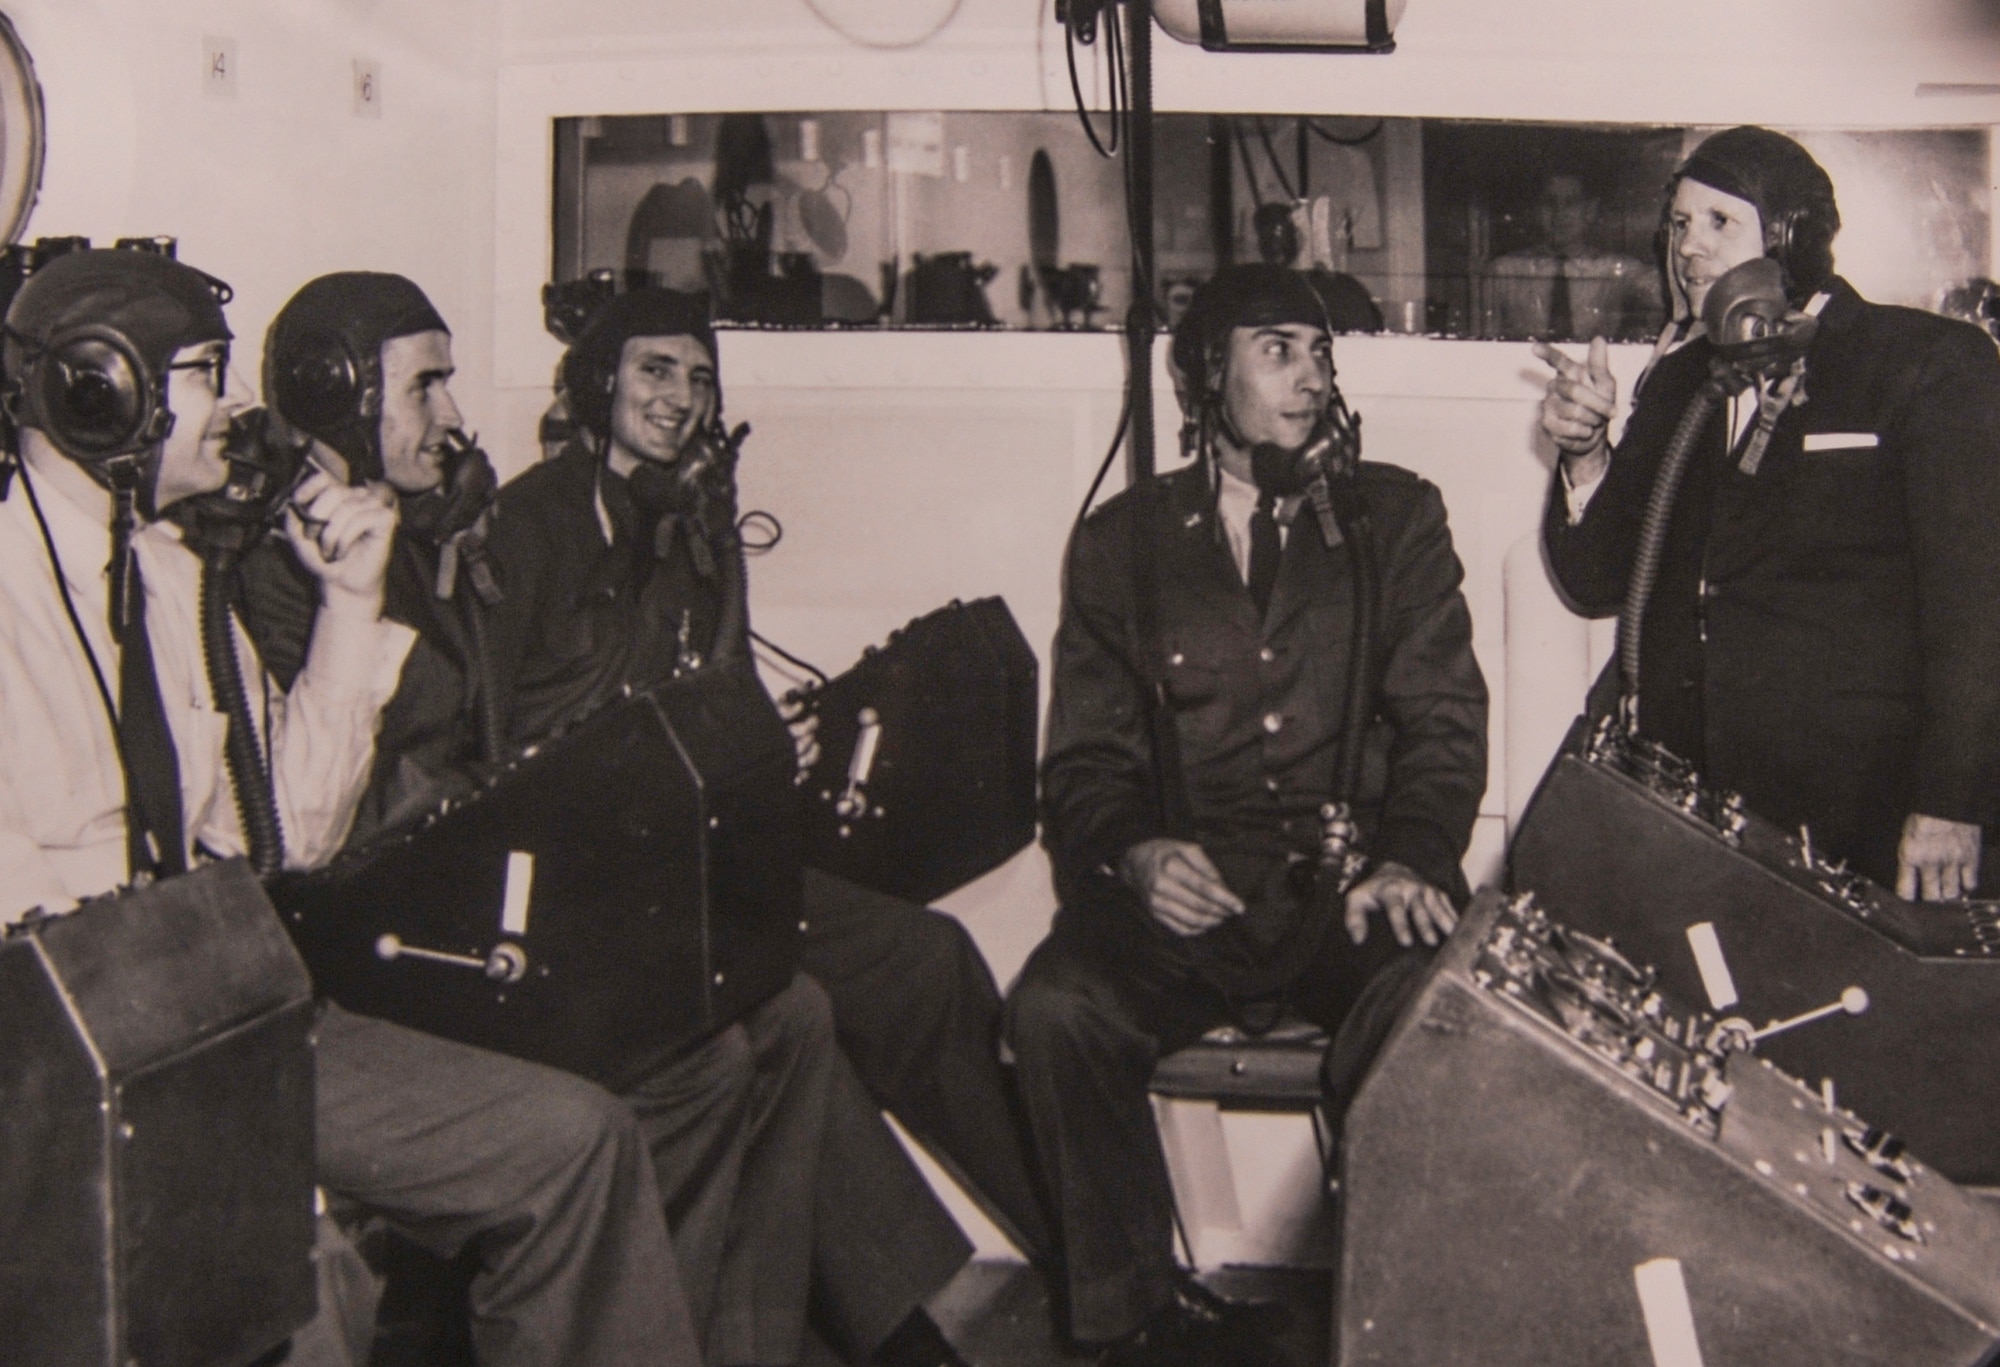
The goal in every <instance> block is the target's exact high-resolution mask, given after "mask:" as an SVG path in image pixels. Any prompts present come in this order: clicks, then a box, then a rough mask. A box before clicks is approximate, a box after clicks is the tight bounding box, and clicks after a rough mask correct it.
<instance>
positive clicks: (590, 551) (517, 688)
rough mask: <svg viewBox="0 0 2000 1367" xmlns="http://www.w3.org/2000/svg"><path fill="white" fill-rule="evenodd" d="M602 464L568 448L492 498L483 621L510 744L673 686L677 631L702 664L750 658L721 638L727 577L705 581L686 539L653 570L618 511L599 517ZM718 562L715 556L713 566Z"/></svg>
mask: <svg viewBox="0 0 2000 1367" xmlns="http://www.w3.org/2000/svg"><path fill="white" fill-rule="evenodd" d="M601 463H602V462H601V461H600V459H599V457H598V456H597V455H596V453H594V452H593V451H591V450H590V449H589V447H587V446H585V445H584V444H583V443H582V442H572V443H570V445H568V446H567V447H565V448H564V449H563V450H562V451H561V452H560V453H559V454H558V455H557V456H556V457H555V459H553V460H550V461H546V462H544V463H542V464H540V465H537V466H534V467H533V468H531V469H529V470H527V471H525V472H523V473H522V474H521V475H519V476H518V477H517V478H515V479H513V480H511V481H509V482H508V483H507V485H506V486H505V487H503V488H502V489H501V490H500V500H499V507H498V512H497V515H496V516H495V518H494V521H493V529H492V531H491V532H490V533H489V535H488V537H487V543H486V544H487V554H488V556H489V557H490V559H491V562H492V563H493V565H494V566H495V568H496V570H497V572H498V574H499V577H500V584H501V589H502V594H503V600H502V602H501V603H499V604H498V605H497V606H496V607H495V608H494V610H493V612H492V615H491V616H490V617H489V619H488V620H489V621H490V623H491V626H490V628H489V632H490V640H491V643H492V651H493V663H494V669H493V673H494V678H495V680H496V689H497V691H498V693H499V695H500V698H501V704H502V708H503V711H504V714H505V715H506V717H507V731H508V735H509V737H510V738H511V739H513V740H514V741H516V742H526V741H532V740H539V739H541V738H542V737H544V736H547V735H549V734H551V733H552V732H554V731H556V730H559V729H561V728H562V727H563V726H565V725H568V724H569V723H571V722H573V721H574V720H576V719H577V718H578V717H580V716H582V715H584V714H585V713H587V712H590V711H592V710H594V709H595V708H597V707H599V706H602V705H603V704H604V703H605V702H607V701H609V700H611V699H612V698H614V697H616V696H617V695H618V694H619V693H620V692H621V691H622V690H623V689H626V688H628V687H629V688H644V687H647V686H649V685H651V684H655V683H659V682H661V681H662V680H665V679H667V678H670V677H672V675H673V674H674V673H675V672H676V669H677V664H678V663H679V660H678V652H679V649H680V640H679V638H680V636H681V633H682V632H683V631H685V633H686V635H687V639H688V642H689V643H690V646H691V647H692V648H694V649H697V650H698V651H699V653H700V655H701V657H702V659H703V661H704V662H705V663H710V664H713V663H719V662H721V661H723V660H724V659H725V658H728V659H735V660H747V659H748V656H749V647H748V643H747V641H745V640H742V639H737V638H735V637H732V639H730V640H727V641H724V640H721V639H719V638H718V630H719V624H721V623H723V622H724V621H725V619H726V618H727V613H726V612H725V606H726V605H725V601H724V600H725V596H726V594H727V593H728V592H729V587H728V582H727V578H726V575H725V574H724V573H723V572H721V571H719V570H718V572H717V573H714V574H711V575H704V574H702V573H701V572H700V571H699V570H698V569H697V568H696V566H695V564H694V563H693V560H692V558H691V556H690V553H689V549H688V545H687V540H686V538H685V537H680V538H677V539H675V540H674V541H673V542H672V544H671V547H670V550H669V554H668V556H667V557H666V558H665V559H657V560H656V559H655V557H654V555H653V551H652V547H651V545H650V544H646V545H641V544H638V543H639V542H641V541H644V540H645V538H644V537H642V536H637V535H635V534H633V533H632V532H631V531H630V530H629V529H628V528H627V527H625V526H624V525H622V523H621V520H620V519H621V515H620V513H619V512H618V510H616V509H614V508H610V507H607V508H606V510H605V512H604V513H602V514H600V511H599V508H600V498H599V492H598V471H599V468H600V465H601ZM605 516H609V517H611V519H612V522H613V529H614V530H613V536H612V537H610V538H607V537H606V535H605V526H604V521H603V518H604V517H605ZM725 518H726V519H727V521H726V522H725V521H724V519H725ZM733 524H734V512H733V509H729V510H723V511H722V512H720V513H719V514H718V516H717V519H716V525H718V526H722V525H731V526H733ZM724 554H726V552H724V551H723V550H722V549H720V548H718V549H717V550H716V552H715V559H716V560H717V561H720V560H721V558H722V556H723V555H724ZM742 625H743V624H742V623H738V624H737V630H738V631H739V632H740V630H741V627H742Z"/></svg>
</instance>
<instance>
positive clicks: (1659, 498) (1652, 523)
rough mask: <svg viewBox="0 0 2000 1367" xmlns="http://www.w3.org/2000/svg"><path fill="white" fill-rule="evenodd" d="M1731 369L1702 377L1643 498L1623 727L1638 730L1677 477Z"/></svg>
mask: <svg viewBox="0 0 2000 1367" xmlns="http://www.w3.org/2000/svg"><path fill="white" fill-rule="evenodd" d="M1729 375H1730V372H1728V371H1727V370H1724V369H1720V368H1718V369H1717V370H1715V371H1712V372H1711V373H1710V374H1709V377H1708V379H1707V380H1705V381H1703V383H1702V386H1701V388H1700V389H1698V390H1696V391H1695V394H1694V397H1693V398H1692V399H1690V400H1688V406H1687V411H1686V412H1685V413H1683V414H1681V421H1680V425H1679V426H1678V427H1676V428H1674V435H1673V438H1672V440H1670V441H1668V443H1667V450H1666V454H1665V455H1664V456H1662V457H1661V458H1660V471H1659V473H1658V474H1657V475H1655V476H1654V477H1653V492H1652V495H1651V497H1650V498H1648V499H1647V501H1646V520H1645V522H1644V523H1642V524H1641V526H1640V529H1639V548H1638V550H1637V551H1636V552H1635V553H1634V555H1633V557H1632V577H1631V579H1630V580H1628V581H1627V582H1626V585H1625V606H1624V607H1623V608H1622V609H1620V611H1619V613H1618V670H1619V673H1620V674H1622V675H1623V676H1624V681H1625V726H1626V729H1627V730H1628V731H1632V732H1637V731H1638V729H1639V624H1640V622H1641V621H1643V620H1644V618H1645V616H1646V604H1647V603H1648V602H1649V601H1650V600H1651V599H1652V596H1653V586H1654V584H1655V583H1657V582H1658V580H1659V577H1660V553H1661V551H1662V550H1663V549H1664V548H1665V546H1666V542H1667V521H1668V519H1669V518H1671V517H1672V516H1673V511H1674V499H1675V496H1676V495H1678V494H1679V492H1680V486H1681V477H1682V476H1683V475H1685V474H1686V473H1687V466H1688V459H1689V458H1690V457H1691V456H1692V455H1693V454H1694V448H1695V443H1696V442H1698V441H1700V440H1701V433H1702V429H1703V428H1704V427H1706V426H1707V425H1708V420H1709V418H1710V417H1711V416H1713V415H1714V413H1715V410H1716V407H1717V406H1718V405H1719V404H1721V402H1722V401H1723V400H1724V399H1725V398H1727V397H1728V396H1729V394H1730V392H1731V391H1730V380H1729Z"/></svg>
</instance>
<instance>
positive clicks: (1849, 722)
mask: <svg viewBox="0 0 2000 1367" xmlns="http://www.w3.org/2000/svg"><path fill="white" fill-rule="evenodd" d="M1829 288H1830V291H1831V294H1832V298H1831V299H1830V300H1829V302H1828V303H1827V305H1826V307H1825V308H1824V310H1823V311H1822V312H1821V315H1820V326H1819V331H1818V334H1817V336H1816V337H1815V338H1814V339H1813V342H1812V345H1811V348H1810V350H1809V351H1808V353H1807V359H1806V366H1807V368H1806V374H1805V379H1804V392H1805V395H1806V401H1805V402H1804V403H1803V404H1802V405H1799V406H1796V407H1793V408H1791V409H1788V410H1787V411H1786V412H1785V414H1784V415H1783V416H1782V417H1781V418H1780V419H1779V420H1778V424H1777V427H1776V429H1775V431H1774V434H1773V437H1772V440H1771V444H1770V447H1769V449H1768V451H1767V452H1766V453H1765V455H1764V458H1763V460H1762V462H1761V464H1760V465H1759V467H1758V469H1757V472H1756V473H1755V474H1754V475H1752V474H1746V473H1745V472H1743V471H1742V470H1741V469H1740V468H1739V459H1738V457H1737V455H1736V453H1734V452H1731V451H1728V450H1725V437H1726V434H1725V431H1724V427H1725V419H1724V418H1723V416H1722V415H1721V413H1720V411H1718V413H1717V415H1716V416H1715V417H1714V418H1713V419H1711V421H1710V423H1709V425H1708V427H1707V429H1706V430H1705V432H1704V433H1703V436H1702V441H1701V444H1700V445H1699V446H1698V447H1697V449H1696V453H1695V456H1694V458H1693V460H1692V461H1691V462H1690V466H1689V469H1688V473H1687V476H1686V479H1685V483H1684V484H1683V486H1682V489H1681V492H1680V496H1679V498H1678V500H1677V502H1676V504H1675V508H1674V512H1673V516H1672V520H1671V521H1670V523H1669V525H1668V533H1667V539H1666V543H1665V547H1664V552H1663V557H1662V563H1661V571H1660V577H1659V580H1658V585H1657V587H1656V588H1655V590H1654V592H1653V597H1652V599H1651V602H1650V605H1649V608H1648V611H1647V614H1646V618H1645V622H1644V625H1643V627H1642V629H1641V632H1640V647H1641V670H1640V672H1641V677H1640V681H1639V720H1640V727H1641V730H1642V731H1643V732H1644V733H1645V734H1647V735H1649V736H1651V737H1653V738H1654V739H1657V740H1660V741H1662V742H1663V743H1665V744H1667V745H1669V746H1670V747H1672V748H1673V749H1675V750H1676V751H1678V752H1680V753H1682V754H1683V755H1684V756H1685V757H1687V758H1689V759H1690V760H1692V761H1694V762H1695V763H1696V764H1697V765H1698V766H1700V767H1701V768H1702V769H1703V771H1704V772H1705V773H1706V774H1707V776H1708V777H1709V778H1710V779H1712V780H1713V781H1714V782H1716V783H1718V784H1720V785H1722V786H1724V787H1726V788H1731V789H1734V790H1736V791H1739V792H1741V793H1742V794H1743V795H1744V797H1745V799H1746V801H1747V802H1748V804H1749V806H1750V808H1751V809H1752V810H1753V811H1756V812H1758V813H1760V814H1761V815H1764V816H1766V817H1768V818H1770V819H1772V820H1774V821H1777V822H1780V823H1782V824H1785V825H1787V826H1791V825H1796V824H1797V823H1799V822H1808V823H1810V824H1811V826H1812V829H1813V833H1814V838H1815V840H1816V842H1817V843H1819V844H1820V846H1821V847H1822V848H1824V849H1827V850H1829V851H1831V852H1832V853H1834V854H1837V855H1841V856H1845V857H1848V858H1851V859H1855V860H1858V861H1859V865H1858V866H1859V867H1860V868H1862V869H1863V871H1865V872H1867V873H1869V874H1871V875H1872V876H1873V877H1875V878H1876V879H1877V880H1879V881H1893V877H1894V873H1895V844H1896V839H1897V835H1898V833H1899V832H1900V830H1901V826H1902V822H1903V819H1904V817H1905V816H1906V815H1908V814H1909V813H1910V812H1912V811H1918V812H1924V813H1926V814H1928V815H1931V816H1938V817H1944V818H1947V819H1950V820H1954V821H1965V822H1978V823H1981V824H1983V825H1990V824H1991V823H1992V822H1993V820H1994V818H1995V816H1996V814H1997V813H1996V805H1997V804H1996V799H2000V682H1997V681H2000V557H1996V556H1995V555H1994V553H1993V549H1992V543H1993V538H1994V536H1995V534H1996V532H2000V353H1996V351H1995V349H1994V345H1993V342H1992V340H1991V339H1990V338H1988V337H1987V336H1986V335H1985V334H1984V333H1982V332H1980V331H1979V330H1978V329H1977V328H1974V327H1971V326H1969V325H1967V324H1964V323H1957V322H1952V321H1950V320H1947V319H1943V318H1939V317H1936V316H1934V315H1931V314H1928V313H1922V312H1918V311H1916V310H1912V309H1904V308H1892V307H1886V306H1882V305H1875V304H1869V303H1867V302H1865V301H1864V300H1862V299H1861V297H1860V296H1859V295H1857V294H1856V293H1855V292H1854V290H1853V289H1852V288H1851V287H1850V286H1848V285H1847V284H1846V283H1845V282H1844V281H1839V280H1836V281H1835V282H1833V284H1832V285H1831V286H1830V287H1829ZM1711 355H1712V352H1711V350H1710V348H1709V346H1708V344H1707V342H1706V341H1704V340H1699V339H1698V340H1696V341H1694V342H1692V343H1690V344H1689V345H1687V346H1685V347H1682V348H1681V349H1680V350H1678V351H1675V352H1673V353H1671V354H1669V355H1668V356H1666V357H1665V358H1664V359H1662V360H1661V361H1660V363H1659V364H1658V365H1657V366H1656V367H1655V368H1654V370H1653V372H1652V374H1651V375H1650V376H1649V377H1648V378H1647V379H1646V381H1645V383H1644V385H1643V388H1642V389H1641V391H1640V393H1639V394H1638V396H1637V399H1636V406H1635V408H1634V411H1633V413H1632V417H1631V420H1630V422H1629V424H1628V425H1627V428H1626V432H1625V435H1624V438H1623V440H1622V441H1620V443H1619V445H1618V447H1617V449H1616V451H1615V452H1614V453H1613V455H1612V460H1611V467H1610V470H1609V471H1608V472H1607V474H1606V475H1605V477H1604V481H1603V485H1602V487H1601V488H1600V489H1599V490H1598V491H1597V492H1596V494H1595V495H1594V496H1593V497H1592V499H1591V501H1590V503H1589V505H1588V507H1587V508H1586V510H1585V512H1584V514H1583V517H1582V519H1581V520H1580V521H1579V522H1578V523H1577V524H1576V525H1574V526H1572V525H1570V523H1569V518H1568V513H1567V506H1566V503H1565V501H1564V497H1563V493H1562V490H1561V487H1560V481H1558V482H1557V487H1556V488H1555V489H1554V490H1553V491H1552V493H1551V496H1550V499H1549V504H1548V509H1547V515H1546V517H1545V520H1544V528H1543V530H1544V543H1545V545H1546V546H1547V549H1548V554H1549V563H1550V565H1551V567H1552V568H1553V569H1554V571H1555V575H1556V579H1557V582H1558V583H1559V584H1560V586H1561V587H1562V589H1563V591H1564V592H1565V593H1566V594H1567V595H1568V596H1569V598H1570V599H1571V600H1572V602H1573V603H1574V604H1575V605H1576V606H1577V607H1578V608H1579V609H1581V610H1582V611H1585V612H1588V613H1591V614H1593V615H1598V616H1603V615H1609V614H1611V613H1615V612H1616V611H1618V609H1619V607H1620V605H1621V603H1622V601H1623V598H1624V594H1625V587H1626V582H1627V578H1628V575H1629V571H1630V568H1631V563H1632V558H1633V555H1634V552H1635V548H1636V545H1637V540H1638V535H1639V529H1640V525H1641V523H1642V521H1643V519H1644V516H1645V507H1646V502H1647V500H1648V497H1649V496H1650V493H1651V490H1652V485H1653V480H1654V475H1655V473H1656V472H1657V470H1658V468H1659V464H1660V460H1661V457H1662V455H1663V454H1664V452H1665V448H1666V446H1667V443H1668V441H1669V439H1670V437H1671V435H1672V433H1673V430H1674V427H1675V425H1676V424H1677V423H1678V422H1679V421H1680V417H1681V414H1682V411H1683V410H1684V409H1685V408H1686V406H1687V404H1688V401H1689V399H1690V398H1691V396H1692V395H1693V394H1694V393H1695V391H1696V390H1697V389H1698V387H1699V386H1700V385H1701V383H1702V381H1703V379H1704V377H1705V376H1706V374H1707V372H1708V365H1709V360H1710V357H1711Z"/></svg>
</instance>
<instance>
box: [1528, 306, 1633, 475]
mask: <svg viewBox="0 0 2000 1367" xmlns="http://www.w3.org/2000/svg"><path fill="white" fill-rule="evenodd" d="M1535 356H1536V358H1537V359H1539V360H1541V361H1543V362H1544V363H1546V364H1548V365H1550V366H1553V367H1555V372H1556V373H1555V374H1554V375H1553V376H1552V377H1550V379H1549V387H1548V390H1547V392H1545V393H1544V394H1543V395H1542V431H1544V432H1546V433H1548V436H1549V440H1550V441H1552V442H1554V443H1555V444H1556V450H1558V451H1560V452H1562V458H1563V467H1564V468H1565V469H1566V470H1567V471H1568V473H1569V482H1570V485H1571V487H1572V488H1577V487H1581V486H1583V485H1585V484H1595V483H1596V482H1597V481H1598V480H1599V479H1601V478H1603V475H1604V468H1605V466H1607V465H1608V464H1610V461H1611V457H1610V453H1609V451H1608V450H1607V449H1606V448H1607V442H1606V437H1605V434H1606V432H1607V431H1608V430H1609V429H1610V426H1611V416H1612V414H1613V413H1615V412H1617V411H1618V381H1617V379H1616V378H1615V377H1613V375H1612V374H1611V352H1610V349H1609V348H1608V347H1607V346H1605V344H1604V339H1603V338H1602V337H1593V338H1591V339H1590V354H1589V355H1588V357H1586V358H1585V359H1584V360H1583V361H1576V360H1573V359H1572V358H1571V357H1569V356H1568V355H1566V354H1565V353H1563V352H1562V351H1559V350H1558V349H1556V348H1555V347H1552V346H1550V345H1549V344H1548V343H1547V342H1537V343H1535Z"/></svg>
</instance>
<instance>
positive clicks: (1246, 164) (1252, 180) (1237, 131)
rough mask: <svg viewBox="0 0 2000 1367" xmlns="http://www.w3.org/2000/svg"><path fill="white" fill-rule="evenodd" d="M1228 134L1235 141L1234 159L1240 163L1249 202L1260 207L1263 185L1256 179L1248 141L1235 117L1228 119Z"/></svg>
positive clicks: (1255, 167) (1262, 197) (1254, 165)
mask: <svg viewBox="0 0 2000 1367" xmlns="http://www.w3.org/2000/svg"><path fill="white" fill-rule="evenodd" d="M1229 136H1230V137H1231V138H1233V139H1234V140H1235V142H1236V160H1237V161H1238V162H1240V163H1242V166H1243V181H1244V184H1245V185H1246V186H1247V187H1248V188H1249V190H1250V202H1251V203H1252V204H1253V205H1255V206H1256V207H1257V208H1259V209H1261V208H1263V207H1264V205H1265V203H1266V200H1265V199H1264V186H1263V184H1262V182H1260V181H1259V180H1258V179H1257V163H1256V162H1254V161H1252V160H1251V159H1250V142H1249V139H1247V138H1245V137H1244V136H1243V124H1242V123H1241V121H1239V120H1237V119H1235V118H1231V119H1230V120H1229Z"/></svg>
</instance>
